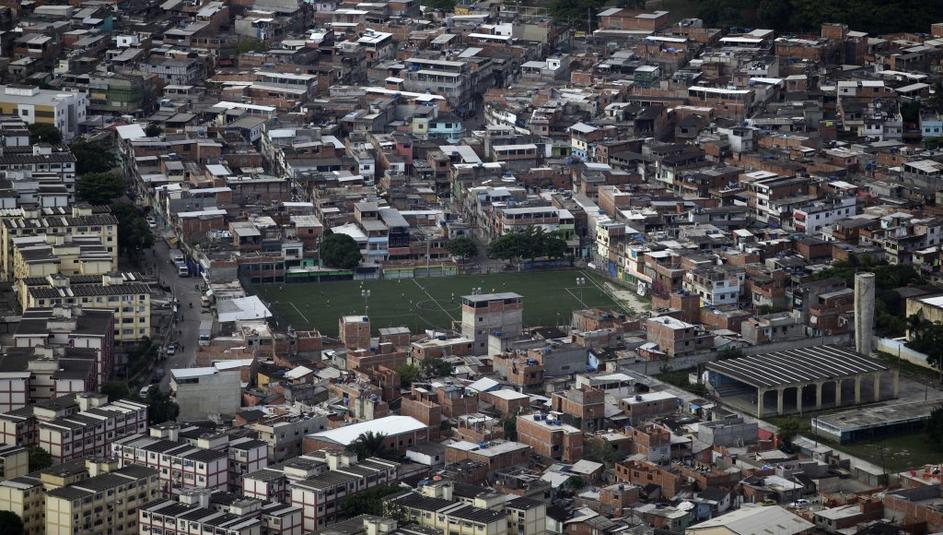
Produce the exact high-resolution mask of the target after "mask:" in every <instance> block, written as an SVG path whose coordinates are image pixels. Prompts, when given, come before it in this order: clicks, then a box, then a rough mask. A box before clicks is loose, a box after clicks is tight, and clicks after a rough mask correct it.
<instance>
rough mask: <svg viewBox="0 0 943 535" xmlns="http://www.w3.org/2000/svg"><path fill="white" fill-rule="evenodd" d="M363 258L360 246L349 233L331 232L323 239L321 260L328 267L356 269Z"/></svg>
mask: <svg viewBox="0 0 943 535" xmlns="http://www.w3.org/2000/svg"><path fill="white" fill-rule="evenodd" d="M361 259H362V256H361V255H360V246H359V245H357V242H356V241H354V239H353V238H351V237H350V236H348V235H347V234H337V233H335V234H330V235H328V236H326V237H325V238H324V239H323V240H321V261H322V262H324V265H326V266H327V267H332V268H336V269H354V268H355V267H357V266H358V265H360V260H361Z"/></svg>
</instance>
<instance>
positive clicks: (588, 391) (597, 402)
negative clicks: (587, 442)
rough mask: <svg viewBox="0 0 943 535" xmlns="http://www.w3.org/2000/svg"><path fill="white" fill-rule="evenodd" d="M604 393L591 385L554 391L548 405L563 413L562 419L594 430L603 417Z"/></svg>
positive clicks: (584, 429)
mask: <svg viewBox="0 0 943 535" xmlns="http://www.w3.org/2000/svg"><path fill="white" fill-rule="evenodd" d="M605 402H606V394H605V392H603V391H602V390H598V389H595V388H591V387H583V388H582V389H571V390H565V391H563V392H554V393H553V397H551V398H550V407H551V409H552V410H554V411H556V412H560V413H562V414H563V420H564V421H567V422H568V423H571V424H573V425H574V426H578V427H580V429H582V430H583V431H594V430H596V429H598V428H599V426H600V425H601V423H602V421H603V419H604V418H605V404H606V403H605Z"/></svg>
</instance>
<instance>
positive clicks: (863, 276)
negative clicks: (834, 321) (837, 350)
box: [855, 273, 874, 355]
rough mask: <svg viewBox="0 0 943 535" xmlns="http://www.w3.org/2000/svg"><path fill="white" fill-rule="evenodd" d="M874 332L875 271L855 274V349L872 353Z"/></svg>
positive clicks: (862, 352)
mask: <svg viewBox="0 0 943 535" xmlns="http://www.w3.org/2000/svg"><path fill="white" fill-rule="evenodd" d="M873 334H874V273H858V274H856V275H855V351H857V352H858V353H861V354H862V355H870V354H871V349H872V344H871V337H872V336H873Z"/></svg>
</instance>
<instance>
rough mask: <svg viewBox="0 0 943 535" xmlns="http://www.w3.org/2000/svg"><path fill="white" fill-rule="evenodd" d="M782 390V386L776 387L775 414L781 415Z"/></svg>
mask: <svg viewBox="0 0 943 535" xmlns="http://www.w3.org/2000/svg"><path fill="white" fill-rule="evenodd" d="M783 390H785V389H784V388H782V387H779V388H777V389H776V414H777V415H778V416H782V415H783Z"/></svg>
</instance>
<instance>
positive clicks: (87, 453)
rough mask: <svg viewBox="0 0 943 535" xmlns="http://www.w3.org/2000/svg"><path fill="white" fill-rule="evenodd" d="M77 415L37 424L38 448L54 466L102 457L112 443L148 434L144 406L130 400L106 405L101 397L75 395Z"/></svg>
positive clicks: (108, 451) (104, 397)
mask: <svg viewBox="0 0 943 535" xmlns="http://www.w3.org/2000/svg"><path fill="white" fill-rule="evenodd" d="M75 399H76V401H77V402H78V405H79V408H80V409H81V410H80V411H79V412H77V413H75V414H70V415H68V416H63V417H59V418H54V419H49V420H43V419H41V420H39V421H38V422H37V423H36V428H37V430H38V431H39V444H38V445H39V447H41V448H42V449H44V450H46V451H47V452H49V454H50V455H51V456H52V458H53V459H54V460H55V461H56V462H65V461H68V460H72V459H83V458H86V457H102V456H104V455H107V454H109V453H110V451H111V447H110V444H111V443H112V442H114V441H115V440H118V439H121V438H124V437H127V436H129V435H133V434H136V433H143V432H145V431H147V405H145V404H143V403H136V402H134V401H129V400H119V401H115V402H113V403H106V401H107V397H106V396H102V395H91V394H86V395H77V396H76V397H75Z"/></svg>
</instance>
